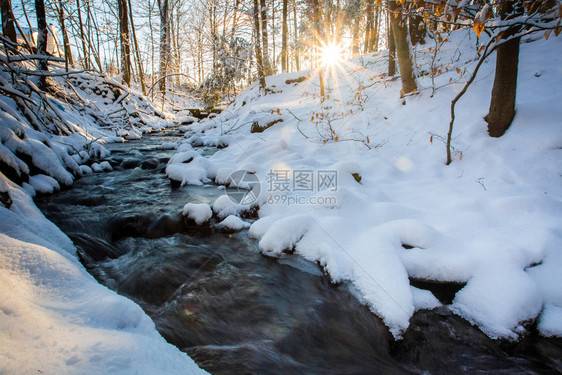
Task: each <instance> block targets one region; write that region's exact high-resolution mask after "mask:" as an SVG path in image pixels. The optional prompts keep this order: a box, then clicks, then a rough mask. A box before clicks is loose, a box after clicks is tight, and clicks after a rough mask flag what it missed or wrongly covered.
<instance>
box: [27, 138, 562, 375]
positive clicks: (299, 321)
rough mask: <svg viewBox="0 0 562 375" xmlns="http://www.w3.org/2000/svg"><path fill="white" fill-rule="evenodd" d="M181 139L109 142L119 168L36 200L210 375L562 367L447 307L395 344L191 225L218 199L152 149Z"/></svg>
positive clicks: (326, 284)
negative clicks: (188, 210)
mask: <svg viewBox="0 0 562 375" xmlns="http://www.w3.org/2000/svg"><path fill="white" fill-rule="evenodd" d="M180 136H181V133H178V132H176V131H170V132H167V133H160V134H157V135H151V136H147V137H145V138H144V139H142V140H140V141H134V142H129V143H126V144H113V145H110V146H109V148H110V150H111V151H112V155H111V157H110V159H109V161H110V163H111V164H112V165H113V167H114V169H115V170H114V171H112V172H109V173H101V174H94V175H90V176H86V177H83V178H81V179H79V180H78V181H77V182H76V183H75V185H74V186H73V187H72V188H71V189H68V190H65V191H62V192H59V193H57V194H55V195H52V196H43V197H38V198H36V203H37V204H38V206H39V207H40V208H41V209H42V211H43V212H44V213H45V215H46V216H47V217H48V218H49V219H50V220H51V221H53V222H54V223H55V224H57V225H58V226H59V227H60V228H61V229H62V230H63V231H64V232H65V233H67V234H68V235H69V236H70V238H71V239H72V240H73V241H74V243H75V244H76V245H77V247H78V249H79V254H80V258H81V261H82V263H83V264H84V265H85V266H86V268H87V269H88V270H89V272H90V273H92V275H94V277H96V279H97V280H98V281H99V282H100V283H103V284H104V285H106V286H108V287H109V288H111V289H113V290H115V291H116V292H118V293H120V294H122V295H124V296H127V297H128V298H130V299H132V300H134V301H135V302H136V303H138V304H139V305H140V306H141V307H142V308H143V309H144V310H145V311H146V312H147V314H148V315H150V316H151V317H152V319H153V320H154V322H155V324H156V327H157V329H158V330H159V332H160V333H161V334H162V336H163V337H164V338H165V339H166V340H167V341H168V342H170V343H171V344H173V345H176V346H177V347H178V348H179V349H180V350H183V351H185V352H186V353H188V354H189V355H190V356H191V357H192V358H193V359H195V361H196V362H197V363H198V364H199V365H200V366H201V367H203V368H204V369H206V370H208V371H209V372H211V373H212V374H407V373H424V372H426V371H429V372H431V373H435V374H451V373H467V374H472V373H488V372H489V373H504V374H508V373H509V374H513V373H524V374H535V373H557V372H560V371H562V362H561V360H560V358H562V345H561V342H560V340H559V339H545V338H541V337H539V336H537V335H535V334H531V335H530V336H529V337H527V338H526V339H525V340H523V341H521V342H519V343H505V342H498V341H494V340H490V339H489V338H487V337H486V336H485V335H483V334H482V333H481V332H480V331H479V330H478V329H477V328H475V327H472V326H471V325H470V324H468V323H467V322H465V321H464V320H462V319H460V318H458V317H457V316H455V315H453V314H451V313H450V312H449V310H448V309H447V308H446V307H443V308H440V309H436V310H432V311H419V312H417V313H416V314H415V315H414V317H413V318H412V326H411V328H410V329H409V330H408V332H407V333H406V334H405V337H404V340H400V341H398V342H395V341H394V340H393V338H392V336H391V335H390V334H389V332H388V329H387V328H386V327H385V326H384V324H382V322H381V321H380V320H379V319H378V318H377V317H376V316H375V315H374V314H373V313H371V312H370V311H369V309H368V308H367V307H365V306H364V305H362V304H361V303H360V302H359V301H358V299H357V298H355V296H354V295H353V293H352V290H351V288H350V287H349V286H347V285H334V284H332V283H331V282H330V281H329V279H328V278H327V277H325V276H324V275H322V273H321V272H320V271H319V269H318V267H317V266H316V265H315V264H313V263H309V262H306V261H304V260H302V259H301V258H299V257H297V256H288V257H286V258H283V259H281V260H277V259H270V258H266V257H264V256H262V255H261V254H260V253H259V251H258V248H257V241H256V240H254V239H252V238H250V237H249V236H248V234H247V232H246V231H244V232H240V233H236V234H227V233H221V232H219V231H217V230H215V229H213V228H212V226H211V227H197V226H194V225H192V224H190V223H189V222H187V221H186V220H184V219H182V218H181V215H179V213H180V212H181V209H182V207H183V205H184V204H186V203H188V202H193V203H212V202H213V201H214V200H215V199H216V198H217V197H218V196H220V195H222V194H224V189H223V190H221V189H220V188H218V187H217V186H216V185H205V186H187V187H181V188H173V187H172V186H171V184H170V181H169V180H168V179H167V177H166V175H165V173H164V168H165V166H166V163H167V160H168V158H169V157H170V156H171V155H173V153H174V152H175V151H174V150H162V149H160V148H159V145H161V144H162V143H164V142H168V141H173V140H176V139H177V138H178V137H180ZM203 152H205V153H212V152H213V150H204V151H203ZM439 287H440V288H443V286H442V285H441V286H439Z"/></svg>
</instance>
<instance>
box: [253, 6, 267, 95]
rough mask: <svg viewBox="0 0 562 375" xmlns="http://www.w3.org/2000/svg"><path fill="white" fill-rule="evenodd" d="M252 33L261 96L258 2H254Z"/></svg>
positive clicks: (263, 82) (263, 86)
mask: <svg viewBox="0 0 562 375" xmlns="http://www.w3.org/2000/svg"><path fill="white" fill-rule="evenodd" d="M254 33H255V35H256V40H255V41H254V47H255V50H256V64H257V69H258V79H259V82H260V91H261V93H262V95H265V94H266V91H265V72H264V69H263V59H262V51H261V47H260V10H259V4H258V0H254Z"/></svg>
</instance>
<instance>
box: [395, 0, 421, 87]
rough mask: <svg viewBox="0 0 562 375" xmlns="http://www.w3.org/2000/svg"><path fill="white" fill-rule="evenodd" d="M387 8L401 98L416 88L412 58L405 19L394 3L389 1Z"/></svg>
mask: <svg viewBox="0 0 562 375" xmlns="http://www.w3.org/2000/svg"><path fill="white" fill-rule="evenodd" d="M388 6H389V10H390V13H389V17H390V27H391V28H392V33H393V34H394V43H395V44H396V55H398V66H399V68H400V80H401V81H402V90H401V92H400V96H401V97H403V96H404V95H406V94H409V93H411V92H414V91H416V90H417V88H418V87H417V85H416V79H415V77H414V69H413V64H412V57H411V56H410V45H409V43H408V27H407V25H406V19H405V17H403V15H402V13H401V8H400V7H397V6H396V2H395V1H389V2H388Z"/></svg>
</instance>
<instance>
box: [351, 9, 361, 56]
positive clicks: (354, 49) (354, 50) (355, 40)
mask: <svg viewBox="0 0 562 375" xmlns="http://www.w3.org/2000/svg"><path fill="white" fill-rule="evenodd" d="M359 22H360V20H359V17H357V18H356V19H355V20H354V21H353V34H352V38H351V39H352V41H351V55H352V56H353V57H357V56H359V54H360V53H361V47H360V45H359V44H360V43H361V41H360V40H359Z"/></svg>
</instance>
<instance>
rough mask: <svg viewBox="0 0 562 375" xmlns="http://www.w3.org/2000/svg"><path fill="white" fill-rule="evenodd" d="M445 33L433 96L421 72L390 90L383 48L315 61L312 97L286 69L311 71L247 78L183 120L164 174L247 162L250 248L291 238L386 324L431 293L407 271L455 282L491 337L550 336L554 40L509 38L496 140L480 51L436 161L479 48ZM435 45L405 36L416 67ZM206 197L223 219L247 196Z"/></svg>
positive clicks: (459, 309)
mask: <svg viewBox="0 0 562 375" xmlns="http://www.w3.org/2000/svg"><path fill="white" fill-rule="evenodd" d="M448 38H449V40H450V41H449V42H446V43H444V44H443V47H441V49H440V51H439V54H438V56H437V59H436V64H437V67H438V68H440V69H442V73H441V74H439V75H437V76H436V77H435V86H436V87H437V89H436V90H435V93H434V94H433V95H432V91H433V90H432V88H431V77H430V76H429V74H426V75H423V76H421V77H419V78H418V84H419V91H418V93H417V94H416V95H413V96H409V97H406V98H405V99H399V92H400V81H399V80H386V78H385V76H384V75H382V74H381V73H384V72H386V52H381V53H378V54H377V53H375V54H373V55H371V56H370V57H367V56H365V57H363V58H361V59H357V60H355V61H352V62H344V63H343V64H342V65H341V66H340V67H339V68H338V69H339V70H338V71H337V72H336V73H335V74H333V75H332V74H331V73H330V72H329V71H328V72H327V73H326V78H325V81H326V84H327V93H328V95H329V97H328V96H327V97H326V98H325V99H324V100H321V99H320V97H319V94H318V79H317V76H316V75H315V74H312V76H311V78H308V79H307V80H306V81H305V82H303V83H298V84H286V83H285V81H286V80H288V79H295V78H298V77H300V76H307V75H310V72H300V73H290V74H281V75H278V76H274V77H267V85H268V87H271V88H273V86H275V88H274V91H275V92H274V93H269V94H268V95H266V96H263V97H262V96H260V95H259V89H258V87H257V84H256V83H255V84H253V85H252V86H250V87H249V88H247V89H246V90H244V91H243V92H242V93H240V94H239V96H238V98H237V99H236V100H235V102H234V103H233V104H232V105H231V106H230V107H229V108H227V109H226V110H224V111H223V112H222V113H221V114H219V115H218V116H217V117H216V118H215V119H205V120H202V121H200V122H198V123H194V124H192V125H190V126H189V128H188V129H187V130H186V134H185V140H184V144H183V145H180V146H179V148H178V154H177V155H178V158H179V159H178V160H177V161H176V162H172V161H171V163H170V165H169V166H168V168H169V170H168V171H167V172H168V175H169V176H170V177H171V178H173V179H176V180H178V181H182V183H194V184H200V183H202V181H206V179H211V180H214V181H215V183H218V184H225V183H227V181H228V176H230V174H232V172H234V171H236V170H240V169H247V168H248V169H249V170H251V171H252V172H254V173H255V175H256V176H257V177H258V178H259V180H260V182H261V195H260V196H259V197H258V199H257V200H256V202H255V203H253V205H254V208H256V207H258V206H259V211H258V212H257V214H258V219H257V220H256V221H255V222H254V223H253V224H252V226H251V227H250V229H249V232H250V234H251V235H252V236H253V237H255V238H256V239H257V240H259V248H260V251H261V252H262V253H264V254H266V255H268V256H275V257H280V258H282V259H283V258H286V257H287V256H288V255H287V253H293V252H294V253H295V254H297V255H300V256H302V257H304V258H305V259H307V260H309V261H312V262H316V263H317V264H319V265H320V267H321V268H322V270H323V271H324V273H326V274H327V275H328V276H329V277H330V278H331V280H332V281H334V282H349V283H351V284H352V285H353V288H354V289H355V290H356V291H357V293H359V294H360V296H361V300H362V301H363V302H364V303H365V304H366V305H367V306H369V308H370V309H371V310H372V311H373V312H374V313H375V314H377V315H378V316H380V317H381V318H382V320H383V321H384V323H385V324H386V325H387V326H388V327H389V329H390V331H391V332H392V333H393V334H394V336H395V337H400V336H401V335H402V333H403V332H404V331H405V330H406V329H407V327H408V325H409V319H410V317H411V316H412V314H413V312H414V311H415V310H417V309H420V308H434V307H437V306H440V303H439V301H437V299H436V298H435V296H433V295H432V293H431V292H430V291H427V290H420V289H417V288H414V287H412V286H411V285H410V282H409V278H412V277H413V278H418V279H426V280H432V281H436V282H439V281H441V282H459V283H466V286H465V287H464V288H463V289H461V290H460V291H459V292H458V293H457V294H456V296H455V298H454V300H453V302H452V304H451V305H450V306H449V308H450V309H451V310H452V311H453V312H454V313H456V314H458V315H459V316H461V317H463V318H465V319H466V320H468V321H469V322H471V323H473V324H475V325H478V327H480V329H481V330H482V331H483V332H484V333H486V334H487V335H488V336H490V337H492V338H508V339H514V340H515V339H517V338H518V337H520V335H522V334H523V333H524V332H525V331H526V330H527V329H528V327H529V323H532V322H533V321H535V320H538V329H539V332H540V333H541V334H543V335H547V336H548V335H560V332H561V331H562V315H561V314H560V311H561V309H562V274H561V273H560V272H559V271H557V270H560V269H561V267H562V253H561V251H560V246H559V244H560V243H561V242H562V226H561V225H562V184H561V183H560V182H561V181H560V178H561V177H560V176H561V174H560V173H561V171H560V165H562V154H561V152H560V149H561V147H562V146H561V145H562V127H560V125H561V124H560V119H561V118H562V108H561V107H560V105H559V102H560V99H561V97H560V94H559V92H560V88H561V87H562V70H561V68H560V67H561V66H562V54H561V53H560V51H562V48H561V47H562V45H561V44H562V38H555V39H552V38H551V39H549V40H548V41H545V40H542V39H541V40H537V41H531V40H524V41H523V42H522V44H521V53H520V66H519V78H518V92H517V108H516V110H517V114H516V117H515V120H514V122H513V124H512V126H511V128H510V129H509V130H508V132H507V133H506V134H505V135H504V136H503V137H501V138H491V137H489V136H488V134H487V131H486V123H485V122H484V120H483V117H484V116H485V115H486V113H487V110H488V106H489V100H490V92H491V86H492V81H493V80H492V78H493V71H494V66H495V61H494V58H495V57H494V56H492V57H491V58H490V59H489V60H488V61H487V62H485V63H484V64H483V66H482V68H481V71H480V72H479V75H478V77H477V79H476V80H475V82H474V83H473V84H472V86H471V87H470V88H469V91H468V93H467V95H465V96H464V97H463V98H462V99H461V100H460V102H459V103H458V104H457V108H456V122H455V128H454V134H453V142H452V146H453V162H452V163H451V164H450V165H448V166H447V165H445V145H444V142H443V141H442V140H444V137H445V136H446V134H447V130H448V126H449V120H450V117H449V116H450V102H451V100H452V99H453V98H454V96H455V95H456V93H458V91H459V90H461V89H462V87H463V85H464V82H465V81H466V79H467V76H468V75H469V73H470V72H471V71H472V69H473V68H474V66H475V56H476V49H477V47H478V46H477V45H476V38H475V35H474V32H473V31H467V30H460V31H457V32H454V33H452V34H451V35H450V36H449V37H448ZM485 39H486V37H485V36H482V38H480V42H481V43H485V42H486V41H485ZM432 45H433V43H432V42H429V43H428V44H426V45H425V46H422V47H418V48H417V51H416V54H417V56H416V63H417V64H418V66H417V71H418V72H420V73H423V72H426V73H427V72H430V71H431V70H432V69H431V68H430V63H431V60H432V57H433V53H432V52H431V51H429V50H428V48H429V47H430V46H432ZM457 68H458V69H459V70H458V71H457ZM465 69H466V72H467V73H464V70H465ZM459 72H460V73H459ZM279 119H282V120H283V121H282V122H277V123H276V124H275V125H273V126H271V127H269V128H267V129H265V130H264V131H263V132H262V133H253V134H252V133H251V132H250V129H251V127H252V124H253V123H258V124H259V125H261V126H265V125H267V124H270V123H271V122H273V121H276V120H279ZM225 136H228V141H227V142H224V143H227V144H228V145H229V146H228V147H226V148H224V149H220V150H218V151H217V152H216V153H215V154H214V155H212V156H210V157H209V158H208V159H206V163H202V162H199V161H197V160H198V158H199V157H198V156H194V160H193V161H191V162H189V163H184V162H183V161H179V160H181V159H184V158H185V156H186V155H183V156H181V157H180V155H182V152H186V151H187V150H192V146H197V145H217V144H219V143H221V142H223V140H224V139H225ZM336 137H337V138H336ZM188 146H189V148H187V147H188ZM184 147H185V148H184ZM190 155H192V156H193V155H195V154H190ZM194 161H196V162H195V163H194ZM172 166H174V167H173V168H172ZM307 173H308V175H307V176H304V175H305V174H307ZM330 173H332V174H333V175H334V184H332V185H330V184H329V183H328V182H329V179H327V177H329V174H330ZM309 182H310V184H311V186H312V189H306V187H307V184H308V183H309ZM212 207H213V212H214V213H215V214H216V215H217V217H219V218H220V219H223V218H227V217H229V216H230V215H235V216H241V215H242V213H244V212H246V211H247V209H248V208H249V207H248V206H244V205H240V204H236V203H235V202H233V201H232V200H230V199H229V197H228V196H226V195H225V196H221V197H219V198H218V199H217V200H216V201H215V202H214V204H213V206H212Z"/></svg>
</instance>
